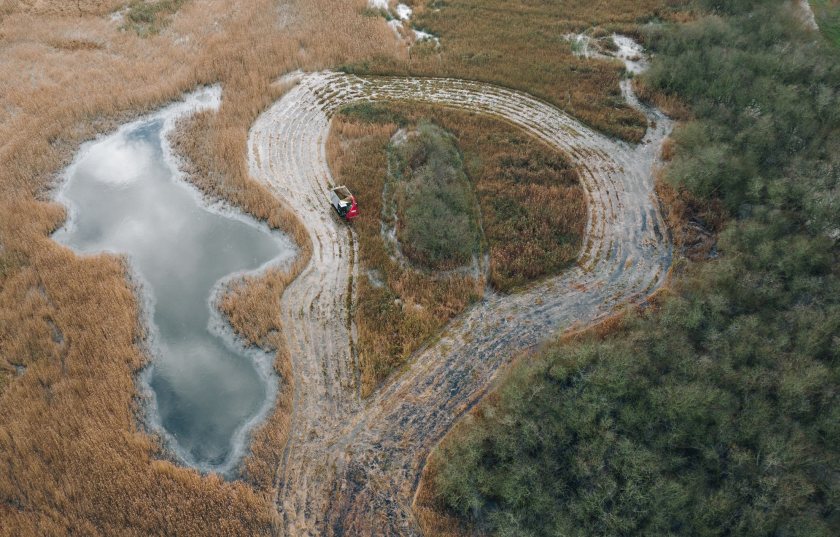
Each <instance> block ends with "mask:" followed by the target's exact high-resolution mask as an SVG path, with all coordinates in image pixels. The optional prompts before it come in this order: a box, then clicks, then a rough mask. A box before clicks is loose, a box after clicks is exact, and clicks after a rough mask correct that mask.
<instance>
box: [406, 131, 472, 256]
mask: <svg viewBox="0 0 840 537" xmlns="http://www.w3.org/2000/svg"><path fill="white" fill-rule="evenodd" d="M390 152H391V157H392V158H391V161H392V164H391V171H392V176H393V187H394V198H395V202H396V206H397V215H398V223H399V227H398V237H399V240H400V246H401V248H402V250H403V252H404V253H405V254H406V256H407V257H408V258H409V259H411V260H412V261H414V262H415V263H417V264H420V265H423V266H425V267H427V268H430V269H451V268H455V267H458V266H462V265H465V264H468V263H469V262H470V260H471V259H472V258H473V256H475V255H478V254H479V250H480V248H481V240H482V237H481V228H480V227H479V224H478V218H479V216H478V207H477V203H476V200H475V195H474V194H473V191H472V185H471V184H470V181H469V179H468V178H467V175H466V173H464V163H463V160H462V158H461V154H460V152H459V151H458V146H457V145H456V141H455V138H454V137H453V136H452V135H451V134H449V133H447V132H446V131H444V130H443V129H441V128H440V127H438V126H436V125H434V124H432V123H428V122H423V123H420V124H419V125H418V126H417V129H416V131H412V132H411V133H410V134H409V135H408V137H407V138H406V139H405V140H404V141H402V142H397V143H392V144H391V146H390Z"/></svg>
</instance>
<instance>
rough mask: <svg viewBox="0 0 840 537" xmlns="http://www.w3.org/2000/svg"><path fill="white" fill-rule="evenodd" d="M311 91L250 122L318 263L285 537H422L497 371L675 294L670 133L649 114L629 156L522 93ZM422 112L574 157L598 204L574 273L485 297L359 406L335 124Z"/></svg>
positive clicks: (352, 80) (293, 324)
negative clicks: (330, 138) (490, 120)
mask: <svg viewBox="0 0 840 537" xmlns="http://www.w3.org/2000/svg"><path fill="white" fill-rule="evenodd" d="M298 76H299V83H298V85H297V86H296V87H295V88H294V89H292V90H291V91H290V92H289V93H287V94H286V95H285V96H284V97H283V98H282V99H281V100H279V101H278V102H277V103H275V104H274V105H273V106H272V107H271V108H270V109H269V110H267V111H266V112H265V113H263V114H262V115H261V116H260V117H259V118H258V120H257V121H256V123H255V124H254V126H253V128H252V130H251V132H250V138H249V159H250V170H251V173H252V175H253V176H254V177H255V178H257V179H259V180H261V181H264V182H265V183H267V184H269V185H271V186H272V187H273V188H274V190H275V191H276V192H277V194H278V195H280V196H282V197H283V198H284V199H286V200H287V201H288V203H289V204H290V206H291V207H292V208H293V209H294V210H295V211H296V213H297V214H298V216H299V217H300V218H301V220H302V221H303V223H304V224H305V226H306V228H307V229H308V230H309V234H310V238H311V240H312V244H313V256H312V260H311V262H310V263H309V265H308V266H307V268H306V269H305V270H304V272H303V273H302V274H301V275H300V276H299V277H298V278H297V279H296V280H295V281H294V282H293V284H292V285H290V286H289V288H288V289H287V290H286V292H285V293H284V295H283V298H282V315H283V323H284V329H285V333H286V337H287V341H288V345H289V351H290V353H291V357H292V365H293V368H294V372H295V378H294V381H295V403H294V413H293V417H292V432H291V435H290V439H289V443H288V446H287V448H286V457H285V462H284V467H283V468H282V469H281V472H280V475H281V486H280V491H279V496H278V498H277V503H278V508H279V511H280V512H281V514H282V515H283V516H284V518H285V524H286V532H287V533H288V534H289V535H371V534H373V535H415V534H418V533H419V530H418V529H417V528H416V526H415V525H414V522H413V520H412V517H411V502H412V499H413V494H414V492H415V489H416V486H417V482H418V479H419V475H420V472H421V470H422V467H423V465H424V464H425V460H426V457H427V456H428V453H429V451H430V449H431V448H432V447H433V446H434V445H435V443H436V442H437V441H438V440H440V438H441V437H442V436H443V435H444V434H445V433H446V431H447V430H449V428H450V427H451V426H452V425H453V423H454V422H455V420H456V419H457V418H458V417H459V416H460V415H462V414H463V413H464V412H465V411H466V410H467V409H469V408H470V407H471V406H472V405H473V404H474V403H475V402H476V401H477V400H478V398H480V397H481V396H482V395H483V394H484V392H485V391H486V389H487V387H488V386H489V384H490V382H491V381H492V379H493V378H494V375H495V373H496V372H497V371H498V370H499V368H500V367H501V366H503V365H505V364H506V363H508V362H509V361H510V359H511V358H512V357H513V356H514V355H515V354H516V353H517V352H519V351H522V350H525V349H527V348H529V347H532V346H534V345H536V344H538V343H540V342H542V341H544V340H546V339H547V338H549V337H551V336H553V335H555V334H557V332H558V331H559V330H561V329H564V328H568V327H569V326H571V325H573V324H574V323H580V324H588V323H590V322H592V321H594V320H596V319H598V318H599V317H602V316H604V315H607V314H609V313H610V312H611V311H613V310H614V309H615V308H616V307H617V306H619V305H621V304H622V303H626V302H631V301H638V300H640V299H642V298H643V297H645V296H647V295H648V294H649V293H650V292H652V291H653V290H654V289H655V288H657V287H658V286H659V285H661V283H662V282H663V280H664V278H665V276H666V272H667V270H668V267H669V265H670V260H671V245H670V241H669V239H668V237H667V236H666V231H665V227H664V224H663V221H662V218H661V216H660V213H659V210H658V206H657V201H656V199H655V196H654V192H653V187H654V184H653V173H652V170H653V167H654V166H655V165H656V159H657V155H658V154H659V150H660V146H661V142H662V140H663V139H664V138H665V136H667V134H668V133H669V131H670V129H671V125H672V124H671V121H670V120H668V119H667V118H666V117H665V116H664V115H662V114H661V113H659V112H658V111H655V110H649V109H646V108H642V107H641V106H640V105H639V104H638V102H637V101H636V100H635V97H634V95H633V93H632V90H631V89H630V83H629V81H625V82H624V83H623V85H622V89H623V91H624V94H625V97H626V98H627V99H628V101H629V102H630V104H631V105H633V106H636V107H638V108H639V109H640V110H643V112H644V113H645V114H646V115H647V117H648V119H649V128H648V132H647V134H646V136H645V139H644V141H643V142H642V143H641V144H639V145H637V146H632V145H629V144H626V143H624V142H620V141H616V140H613V139H611V138H608V137H606V136H604V135H602V134H600V133H597V132H595V131H593V130H592V129H590V128H588V127H586V126H584V125H583V124H581V123H580V122H578V121H577V120H575V119H573V118H572V117H570V116H568V115H567V114H565V113H564V112H561V111H560V110H558V109H556V108H554V107H552V106H550V105H548V104H546V103H544V102H542V101H539V100H537V99H534V98H533V97H530V96H528V95H526V94H524V93H520V92H516V91H511V90H507V89H503V88H499V87H496V86H493V85H489V84H483V83H478V82H468V81H462V80H452V79H412V78H369V79H363V78H359V77H355V76H349V75H344V74H339V73H333V72H321V73H311V74H307V75H298ZM388 100H414V101H422V102H426V103H433V104H439V105H444V106H448V107H452V108H458V109H461V110H467V111H473V112H478V113H481V114H487V115H490V116H494V117H499V118H502V119H504V120H506V121H508V122H511V123H513V124H515V125H517V126H519V127H521V128H522V129H524V130H525V131H527V132H529V133H530V134H532V135H533V136H535V137H536V138H539V139H540V140H542V141H544V142H546V143H548V144H550V145H551V146H553V147H556V148H558V149H560V150H562V151H563V152H565V153H566V154H567V155H569V157H570V158H571V159H572V160H573V161H574V163H575V164H576V165H577V166H578V167H579V170H580V178H581V181H582V183H583V186H584V188H585V190H586V192H587V194H588V197H589V210H588V224H587V233H586V239H585V241H584V247H583V249H582V251H581V254H580V257H579V259H578V263H577V265H576V266H575V267H573V268H571V269H569V270H567V271H566V272H564V273H563V274H562V275H560V276H557V277H554V278H551V279H549V280H547V281H544V282H542V283H540V284H538V285H536V286H533V287H531V288H529V289H527V290H525V291H524V292H522V293H518V294H515V295H511V296H501V295H495V294H488V296H486V297H485V299H484V300H483V301H481V302H480V303H478V304H475V305H473V306H472V307H470V308H469V309H468V310H467V311H466V312H465V313H464V314H462V315H461V316H460V317H459V318H458V319H457V320H456V321H455V322H453V323H452V324H451V325H450V326H448V327H447V329H446V331H445V333H444V335H443V337H441V338H440V339H439V340H437V341H436V342H434V343H433V344H431V345H429V346H428V347H426V348H424V349H422V350H421V351H419V352H417V353H415V355H414V356H413V357H412V358H411V360H410V363H409V364H408V365H407V366H406V367H405V368H404V369H403V370H402V371H401V372H398V373H396V374H394V375H393V378H392V379H390V381H389V382H388V383H386V385H385V386H383V387H382V388H381V389H380V390H379V391H378V392H377V394H376V395H374V396H373V397H371V398H370V399H369V400H367V401H361V400H360V399H359V397H358V389H357V386H356V364H355V363H354V358H353V354H352V351H351V343H350V342H351V332H352V325H351V323H350V322H349V321H348V319H349V312H348V311H347V306H348V300H347V298H348V293H349V292H350V291H351V290H350V289H349V286H348V281H349V277H350V275H351V272H355V271H356V270H357V269H356V267H355V266H354V263H353V261H352V260H353V259H355V253H354V248H355V241H354V240H353V238H352V236H351V233H352V232H351V231H349V230H348V229H347V228H346V226H344V225H343V224H340V223H339V222H338V221H337V220H336V219H334V218H333V217H332V215H331V214H330V211H329V207H328V206H327V203H326V190H327V187H328V185H331V184H332V183H333V181H332V178H331V175H330V171H329V168H328V166H327V161H326V150H325V141H326V138H327V135H328V130H329V118H330V116H331V115H332V114H333V113H335V112H336V110H338V109H339V108H340V107H341V106H343V105H345V104H348V103H353V102H359V101H388Z"/></svg>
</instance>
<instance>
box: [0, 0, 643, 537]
mask: <svg viewBox="0 0 840 537" xmlns="http://www.w3.org/2000/svg"><path fill="white" fill-rule="evenodd" d="M126 4H127V2H125V1H122V0H78V1H75V2H68V1H64V0H0V51H2V54H0V73H2V76H0V140H1V141H2V142H0V144H2V145H0V469H1V470H0V520H2V524H0V534H3V535H15V536H17V535H67V534H71V533H81V534H87V535H148V534H152V533H158V534H171V535H255V534H265V533H272V532H274V530H275V529H276V528H275V526H276V522H277V517H276V514H275V512H274V505H273V501H272V498H273V494H272V490H271V489H272V487H273V486H274V483H273V472H274V470H275V469H276V467H277V461H278V460H279V459H278V457H279V453H280V452H281V451H280V450H282V446H283V444H284V442H285V429H286V428H287V426H288V424H287V422H286V416H285V414H284V408H285V407H284V405H285V404H286V402H287V401H288V397H289V396H290V394H289V392H284V394H283V395H282V396H281V399H280V400H279V401H278V412H275V413H274V414H273V415H272V417H271V418H270V419H269V420H268V422H267V423H266V424H265V425H264V426H263V427H262V428H261V429H260V430H259V431H257V432H256V433H255V434H254V441H253V443H252V456H251V457H250V458H249V459H248V460H247V461H246V463H245V465H244V472H245V475H246V476H247V478H248V479H249V481H250V482H251V483H252V484H254V485H256V486H257V488H258V490H257V491H255V490H254V489H252V488H251V487H248V486H246V485H245V484H244V483H241V482H234V483H227V482H223V481H222V480H220V479H219V478H217V477H215V476H206V477H202V476H200V475H198V474H197V473H196V472H194V471H191V470H187V469H184V468H179V467H176V466H174V465H172V464H171V463H169V462H165V461H157V460H154V459H155V457H156V454H157V445H156V444H155V442H154V440H153V439H152V438H150V437H148V436H147V435H145V434H143V433H141V432H140V430H139V429H138V425H137V421H136V418H135V415H136V414H135V411H136V409H135V405H136V401H135V399H134V398H135V394H136V388H135V383H134V375H135V373H136V371H137V370H138V369H139V368H141V367H142V366H143V365H144V364H145V363H146V360H147V358H146V356H145V355H144V354H143V352H142V348H141V347H142V345H141V343H142V339H143V337H144V332H143V327H142V326H140V325H139V324H138V321H137V319H138V304H137V301H136V296H135V294H134V292H133V289H132V288H131V286H130V285H129V283H127V280H126V268H125V266H124V264H123V262H122V261H121V260H120V259H118V258H116V257H114V256H106V255H100V256H93V257H87V258H79V257H77V256H75V255H73V254H72V253H71V252H70V251H68V250H66V249H64V248H62V247H60V246H58V245H57V244H55V243H54V242H53V241H51V240H50V239H49V238H48V235H49V233H50V232H51V231H53V230H54V229H55V228H56V227H58V226H59V225H60V224H61V222H62V221H63V219H64V217H65V212H64V209H63V208H62V207H60V206H58V205H57V204H55V203H53V202H51V201H47V198H48V196H47V194H46V192H47V190H48V189H49V187H50V186H51V185H52V184H53V183H54V177H55V174H56V173H57V172H58V171H59V170H60V169H61V168H62V166H64V165H65V164H66V163H67V162H68V161H69V159H70V158H71V157H72V155H73V153H74V151H75V150H76V149H77V148H78V146H79V144H80V143H81V142H82V141H84V140H87V139H90V138H91V137H93V136H94V135H96V134H97V133H101V132H105V131H108V130H110V129H113V128H114V127H115V126H116V125H118V124H119V123H120V122H123V121H125V120H127V119H129V118H131V117H135V116H136V115H138V114H140V113H143V112H145V111H148V110H150V109H152V108H154V107H157V106H160V105H162V104H163V103H165V102H167V101H170V100H173V99H176V98H178V96H179V95H180V94H181V93H183V92H184V91H187V90H189V89H192V88H194V87H195V86H197V85H200V84H205V83H214V82H220V83H221V84H222V86H223V90H224V95H223V103H222V107H221V109H220V111H219V112H218V113H217V114H202V115H201V116H200V117H198V118H196V119H195V120H193V121H191V122H189V123H188V124H186V125H184V126H183V129H184V130H183V132H184V133H188V138H183V139H181V141H180V142H179V144H178V145H179V149H180V150H181V151H182V152H183V153H184V154H186V156H187V157H189V158H188V162H189V164H188V166H190V167H192V168H191V170H189V171H191V172H192V174H191V177H192V178H193V180H194V181H195V182H196V183H197V184H198V186H199V187H200V188H202V189H203V190H204V191H205V192H206V193H208V194H209V195H211V196H217V197H223V198H225V199H228V200H231V202H232V203H234V204H235V205H238V206H240V207H242V208H244V209H246V210H248V211H249V212H252V213H253V214H254V215H255V216H257V217H258V218H261V219H264V220H266V221H267V222H269V223H270V224H271V225H272V226H274V227H278V228H280V229H284V230H286V231H287V232H289V233H290V234H291V235H292V236H294V237H298V238H299V237H300V235H299V229H298V227H296V226H297V224H296V223H295V221H294V220H293V219H290V218H288V213H286V212H285V211H284V209H283V207H282V206H280V205H278V204H277V203H276V202H275V201H274V200H273V199H271V196H270V195H269V194H268V193H267V192H266V191H265V190H264V189H262V188H261V187H258V186H257V185H256V184H255V183H253V182H252V181H250V180H249V178H248V177H247V169H246V167H245V143H246V139H247V130H248V127H249V126H250V124H251V122H252V121H253V119H254V118H255V117H256V116H257V114H259V112H260V111H261V110H262V109H263V108H264V107H265V106H266V105H267V104H268V103H269V102H270V101H271V99H273V98H275V97H276V96H277V95H279V93H280V92H282V88H281V89H274V88H273V87H272V86H271V83H272V81H273V80H274V79H275V78H276V77H277V76H278V75H280V74H282V73H284V72H287V71H289V70H292V69H295V68H305V69H314V68H321V67H326V66H331V65H337V64H341V63H348V62H351V63H352V62H356V63H357V62H359V61H360V60H362V59H364V58H367V57H373V56H375V57H378V58H379V59H380V60H379V61H381V62H382V63H383V64H385V65H405V63H406V62H404V61H402V60H399V58H403V57H404V52H403V51H402V49H400V48H398V46H397V45H396V44H394V42H393V40H392V39H391V33H390V30H389V29H388V28H387V27H386V26H385V25H384V24H382V21H381V20H379V19H376V18H371V17H365V16H362V15H360V13H361V12H362V10H363V8H364V5H365V0H353V1H351V2H343V1H339V0H307V1H303V0H290V1H289V2H284V3H280V4H277V3H275V2H272V1H269V0H254V1H252V2H244V3H243V2H237V3H234V2H231V1H230V0H209V1H202V2H197V1H187V2H185V3H184V4H183V6H182V7H181V9H180V10H179V11H178V12H177V13H175V14H172V15H167V18H166V24H165V27H163V28H161V31H160V32H159V33H158V34H155V35H150V36H148V37H147V38H141V37H140V36H139V35H137V33H136V32H132V31H120V30H119V26H120V23H119V22H115V21H111V20H109V14H110V13H112V12H113V11H115V10H116V9H119V8H121V7H122V6H125V5H126ZM624 4H628V5H629V3H628V2H625V3H624ZM494 5H497V6H498V5H500V2H499V1H496V3H495V4H494ZM598 5H599V6H601V8H602V9H606V4H604V2H601V3H599V4H598ZM565 7H569V8H570V9H572V11H574V10H575V9H578V10H579V6H578V7H576V6H565ZM609 10H610V11H615V10H616V8H614V7H612V6H610V8H609ZM532 11H533V10H532ZM557 17H558V13H555V12H552V13H550V17H543V21H547V20H548V19H549V18H557ZM560 19H562V17H560ZM492 20H496V19H492ZM593 20H594V19H593ZM485 26H486V27H485V28H484V29H487V27H489V25H485ZM508 26H510V25H509V24H507V23H506V24H504V25H500V26H499V31H500V32H503V31H507V30H506V28H507V27H508ZM546 28H548V29H549V30H550V29H551V28H550V27H546ZM325 32H328V33H329V39H324V38H323V35H324V33H325ZM539 32H540V33H544V32H543V31H542V30H539ZM549 34H552V33H551V32H549ZM494 35H497V36H501V37H503V35H502V34H500V33H498V32H497V33H496V34H494ZM545 35H548V34H545ZM552 35H553V34H552ZM451 39H454V37H452V38H450V40H451ZM469 39H474V37H470V38H469ZM497 39H498V37H497ZM473 43H474V41H473ZM495 44H496V45H498V44H499V42H498V41H496V43H495ZM532 45H533V46H530V48H529V46H528V45H526V42H524V41H523V42H521V43H520V45H517V46H518V47H520V50H519V52H520V53H522V54H523V55H524V56H523V60H525V61H526V63H527V64H529V65H530V66H531V67H529V69H531V70H532V76H531V77H530V78H528V79H523V80H522V81H521V83H519V84H518V87H522V88H523V89H526V90H528V89H532V88H530V84H532V83H536V82H538V81H539V78H540V75H539V69H537V68H536V67H534V65H535V64H534V62H533V59H534V58H535V57H536V55H535V51H539V52H538V53H539V54H543V51H542V50H540V41H532ZM470 46H472V45H469V43H467V44H466V45H464V46H463V47H461V48H460V49H453V51H457V50H462V51H469V50H470V48H469V47H470ZM559 46H560V45H559V44H555V48H554V49H550V50H557V51H558V54H561V53H562V52H561V51H559V48H558V47H559ZM416 50H418V51H419V49H416ZM490 50H492V47H491V49H490ZM474 52H475V51H474ZM478 52H481V51H478ZM511 52H512V51H511V50H507V51H504V52H503V54H504V57H505V58H508V59H509V58H511V56H510V53H511ZM454 53H455V52H453V54H454ZM527 58H531V61H528V60H527ZM478 59H479V60H480V58H478ZM473 60H474V59H470V58H467V59H465V60H464V64H465V65H464V67H465V68H466V66H468V65H469V64H470V63H476V62H475V61H473ZM413 61H414V58H412V62H413ZM424 61H425V64H426V69H427V70H426V71H425V72H428V73H432V72H434V73H435V74H440V73H443V72H447V71H446V70H445V69H440V70H435V69H433V68H432V64H433V63H434V62H436V61H437V62H441V60H439V59H432V58H429V59H426V60H424ZM505 62H507V60H505ZM505 62H502V61H500V59H498V58H495V59H493V61H491V62H489V63H487V64H486V65H485V66H484V67H481V66H480V65H479V67H476V68H475V72H476V73H478V74H481V73H484V74H485V75H488V73H491V72H492V71H493V70H494V69H498V68H499V66H500V65H501V64H502V63H505ZM444 63H446V65H448V66H452V67H451V69H450V70H449V71H448V72H449V73H452V74H461V73H459V72H456V68H460V67H458V65H459V64H458V63H457V62H454V61H449V60H447V61H446V62H444ZM507 63H515V62H507ZM558 65H559V64H558ZM564 65H565V67H563V69H560V70H556V71H555V70H553V69H554V64H548V65H547V71H546V72H545V73H543V75H545V80H546V81H547V82H546V85H544V86H542V87H543V91H546V94H545V95H544V96H546V98H549V99H551V98H554V99H555V101H556V102H558V103H559V102H561V101H563V99H564V98H565V97H566V96H567V95H568V96H569V97H568V98H569V101H568V103H567V104H569V106H567V109H570V110H572V109H580V110H582V112H580V113H579V115H580V116H581V117H586V110H585V108H586V106H587V104H586V99H587V98H588V96H587V95H586V92H585V91H586V90H585V89H584V88H583V87H582V86H581V87H580V90H579V91H578V87H579V86H578V84H580V83H581V82H582V81H583V80H584V79H585V80H601V81H609V82H610V84H607V85H604V86H603V87H601V88H599V87H596V86H597V84H595V85H593V83H591V82H587V83H586V84H587V85H588V86H589V89H594V90H597V91H598V92H600V93H593V94H592V95H595V96H600V97H598V99H599V103H600V104H599V105H598V106H601V107H602V108H603V110H606V111H605V112H603V114H604V118H606V119H605V120H604V121H605V123H604V124H605V125H608V124H615V125H619V124H621V121H622V119H621V118H625V119H624V120H623V121H629V122H630V123H632V121H635V120H633V119H632V117H631V116H627V115H626V110H625V111H622V110H620V109H619V110H618V111H617V112H615V113H613V112H612V111H611V109H612V106H611V104H610V103H611V99H612V98H613V97H614V96H615V95H614V93H612V92H614V88H613V89H606V88H608V87H610V88H612V86H614V85H613V84H612V82H613V81H615V80H617V78H616V77H617V76H618V74H617V73H616V72H615V69H613V68H611V67H606V68H604V69H606V74H603V73H602V74H598V73H595V74H592V69H595V70H596V71H597V70H599V69H602V67H599V66H596V65H595V64H592V63H591V62H585V61H571V62H569V63H568V64H564ZM572 66H573V67H574V68H572ZM611 70H612V71H613V72H612V74H610V71H611ZM505 73H507V74H505V75H504V76H503V77H501V76H500V80H499V82H502V83H504V81H505V80H507V81H509V82H510V85H514V84H513V82H514V81H515V80H516V78H515V73H513V74H511V72H509V71H505ZM463 74H464V75H468V74H469V73H468V72H467V71H464V73H463ZM488 76H489V75H488ZM578 78H579V79H578ZM575 80H577V82H575ZM616 87H617V86H616ZM552 88H554V90H552ZM533 91H534V92H535V93H537V94H540V90H539V87H538V86H534V88H533ZM552 92H553V93H552ZM552 95H553V97H552ZM592 114H593V116H592V117H593V119H592V121H593V122H594V121H595V120H597V117H596V116H597V114H596V113H595V112H593V113H592ZM610 114H612V115H610ZM627 118H629V119H627ZM637 128H638V127H637V126H636V127H634V126H632V125H630V126H629V127H628V129H629V130H628V131H627V132H630V133H631V134H630V135H632V131H633V129H637ZM301 246H302V248H303V249H304V252H305V251H306V244H305V243H302V244H301ZM303 259H305V257H304V258H303ZM301 262H303V261H301ZM293 273H294V271H293V272H292V274H293ZM289 278H291V275H290V274H282V273H279V272H270V273H268V274H266V275H265V276H264V277H262V278H259V279H255V280H253V281H249V282H247V283H243V284H242V285H241V286H236V287H235V288H234V289H232V291H231V294H229V295H228V296H227V297H225V299H224V301H223V307H224V310H225V312H226V313H227V314H228V315H230V317H231V319H232V321H233V323H234V326H235V328H236V329H237V331H238V333H239V334H240V335H242V336H243V337H246V338H248V339H249V340H250V341H252V342H255V343H256V342H259V343H262V344H264V345H268V346H273V345H277V347H278V357H277V362H276V368H277V370H278V373H279V374H280V375H281V376H284V377H286V378H288V375H289V371H288V361H287V360H286V357H285V354H284V353H283V350H282V347H281V344H280V341H281V340H280V337H279V333H280V330H282V327H281V326H280V325H279V321H278V319H277V316H276V309H273V308H272V304H275V303H276V302H275V301H276V297H277V296H278V295H279V292H280V291H281V290H282V288H283V286H284V285H285V283H286V282H287V281H288V280H289Z"/></svg>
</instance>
